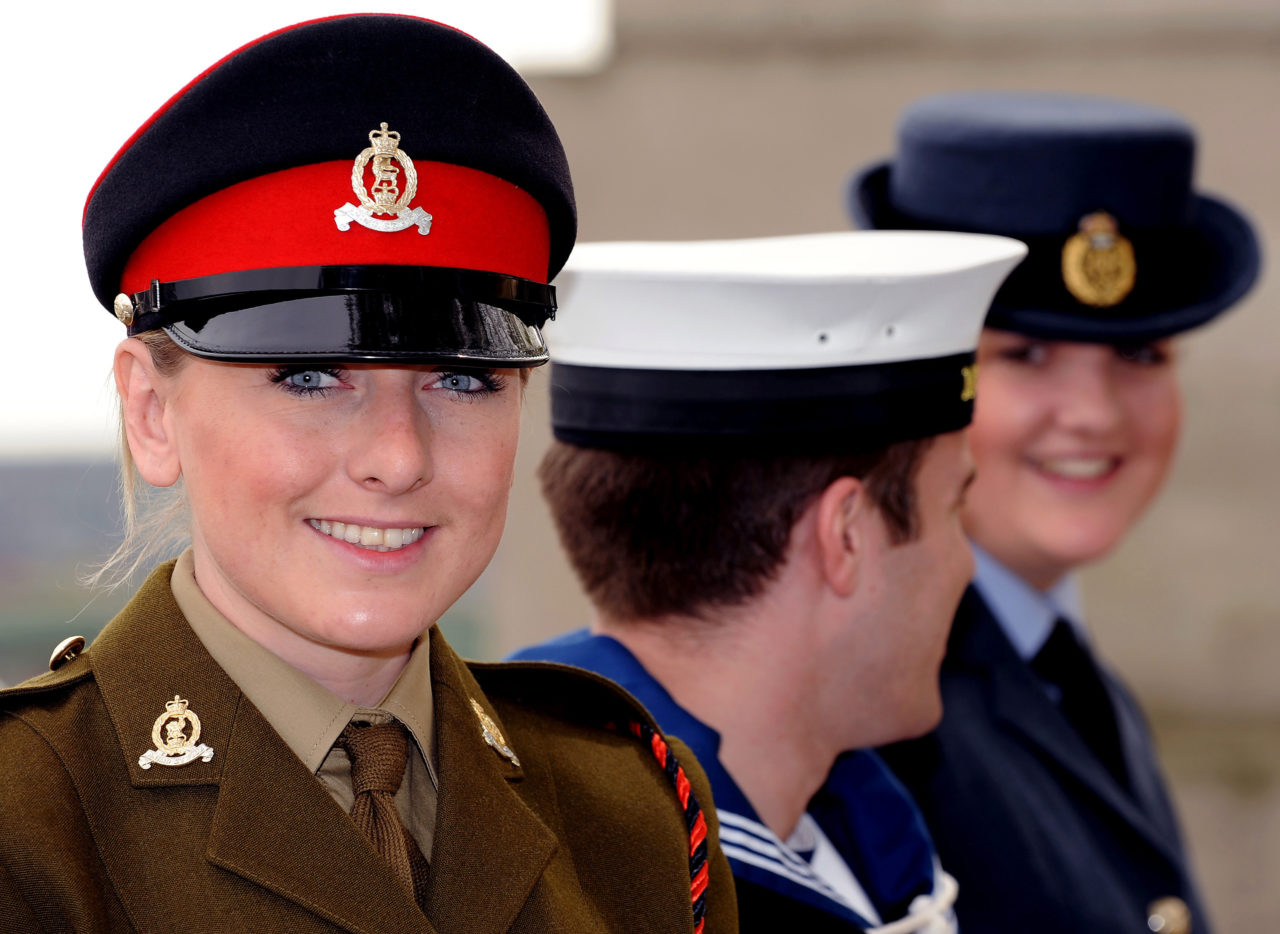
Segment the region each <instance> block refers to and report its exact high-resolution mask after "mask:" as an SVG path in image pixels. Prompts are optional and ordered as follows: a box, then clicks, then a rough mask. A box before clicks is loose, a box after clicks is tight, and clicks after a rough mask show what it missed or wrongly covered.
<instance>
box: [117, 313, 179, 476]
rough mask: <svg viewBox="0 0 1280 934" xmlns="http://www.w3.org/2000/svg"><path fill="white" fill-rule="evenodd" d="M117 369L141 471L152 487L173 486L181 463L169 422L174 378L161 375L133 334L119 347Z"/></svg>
mask: <svg viewBox="0 0 1280 934" xmlns="http://www.w3.org/2000/svg"><path fill="white" fill-rule="evenodd" d="M114 370H115V377H116V391H117V392H119V393H120V402H121V418H122V420H123V426H124V434H125V439H126V440H127V441H128V444H129V451H130V453H131V454H132V455H133V462H134V463H135V464H136V465H137V467H138V473H140V474H142V479H144V480H146V481H147V482H148V483H150V484H151V485H152V486H173V485H174V484H175V483H177V482H178V478H179V477H181V476H182V465H181V463H180V461H179V458H178V449H177V445H176V444H175V443H174V437H173V431H172V429H171V426H170V422H169V400H170V396H171V392H172V382H171V380H166V379H165V378H164V377H162V376H160V375H159V373H158V372H157V371H156V367H155V363H154V362H153V361H152V360H151V351H149V350H147V346H146V344H144V343H142V341H140V340H138V339H137V338H133V337H131V338H128V339H127V340H124V341H122V342H121V343H120V346H119V347H117V348H116V356H115V366H114Z"/></svg>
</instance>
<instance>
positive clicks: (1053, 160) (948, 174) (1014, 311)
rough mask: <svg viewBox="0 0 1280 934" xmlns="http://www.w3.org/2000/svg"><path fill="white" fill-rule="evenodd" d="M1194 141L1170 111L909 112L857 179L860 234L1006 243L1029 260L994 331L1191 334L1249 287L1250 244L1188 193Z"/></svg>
mask: <svg viewBox="0 0 1280 934" xmlns="http://www.w3.org/2000/svg"><path fill="white" fill-rule="evenodd" d="M1194 162H1195V134H1194V132H1193V131H1192V129H1191V127H1190V125H1189V124H1188V123H1187V122H1186V121H1185V120H1183V119H1182V118H1181V117H1179V116H1178V115H1177V114H1175V113H1172V112H1171V111H1168V110H1164V109H1161V108H1158V107H1153V106H1149V105H1146V104H1140V103H1133V102H1128V101H1118V100H1109V99H1105V98H1097V97H1085V96H1079V95H1066V94H1038V93H1001V92H988V93H977V92H973V93H963V94H944V95H938V96H935V97H927V98H924V99H922V100H919V101H917V102H915V103H914V104H912V105H911V106H910V107H908V108H907V110H906V111H905V112H904V113H903V115H902V118H901V119H900V121H899V125H898V154H897V156H896V158H895V159H893V160H886V161H884V162H880V163H876V164H874V165H871V166H868V167H866V168H864V169H862V170H861V171H859V172H858V173H857V174H855V175H854V176H853V178H852V179H851V180H850V183H849V189H848V206H849V211H850V213H851V214H852V216H853V219H854V222H855V223H856V224H857V225H858V226H860V227H865V228H875V229H926V230H927V229H934V230H959V231H968V232H977V233H992V234H1002V235H1004V236H1009V237H1016V238H1017V239H1019V240H1022V241H1024V242H1025V243H1026V244H1027V246H1028V247H1029V252H1028V255H1027V258H1026V260H1024V261H1023V263H1022V264H1021V265H1020V266H1019V267H1018V268H1017V269H1015V270H1014V272H1013V274H1012V275H1010V276H1009V278H1008V280H1007V281H1006V282H1005V284H1004V286H1003V287H1002V288H1001V289H1000V291H999V292H998V293H997V294H996V297H995V301H994V302H993V303H992V306H991V311H990V313H989V314H988V316H987V322H986V323H987V326H989V327H994V328H1001V329H1004V330H1010V331H1017V332H1020V333H1023V334H1028V335H1030V336H1033V337H1041V338H1046V339H1050V340H1077V341H1091V342H1107V343H1128V342H1141V341H1147V340H1154V339H1157V338H1161V337H1167V336H1169V335H1171V334H1176V333H1178V332H1180V331H1185V330H1188V329H1189V328H1193V327H1196V326H1197V325H1200V324H1203V323H1204V322H1206V321H1208V320H1210V319H1211V318H1213V317H1214V316H1215V315H1217V314H1219V313H1221V312H1222V311H1225V310H1226V309H1227V308H1229V307H1230V306H1231V305H1233V304H1235V303H1236V302H1237V301H1239V300H1240V298H1241V297H1243V296H1244V294H1245V293H1246V292H1247V291H1248V290H1249V288H1250V286H1252V285H1253V282H1254V280H1255V279H1256V278H1257V275H1258V271H1259V267H1260V264H1261V261H1260V254H1259V246H1258V238H1257V235H1256V234H1255V232H1254V230H1253V228H1252V226H1251V225H1250V223H1249V221H1248V220H1247V219H1246V218H1245V217H1244V215H1243V214H1241V213H1240V212H1239V211H1237V210H1236V209H1235V208H1233V207H1232V206H1231V205H1229V204H1227V203H1226V202H1224V201H1221V200H1219V199H1217V198H1212V197H1209V196H1207V195H1202V194H1198V193H1197V192H1196V191H1194V189H1193V188H1192V174H1193V167H1194Z"/></svg>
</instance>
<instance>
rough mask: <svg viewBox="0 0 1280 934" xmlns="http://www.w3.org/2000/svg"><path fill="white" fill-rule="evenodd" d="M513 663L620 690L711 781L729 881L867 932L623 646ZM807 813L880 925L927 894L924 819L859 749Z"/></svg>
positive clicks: (569, 650)
mask: <svg viewBox="0 0 1280 934" xmlns="http://www.w3.org/2000/svg"><path fill="white" fill-rule="evenodd" d="M511 658H513V659H521V660H526V661H528V660H540V661H552V662H559V663H561V664H566V665H574V666H576V667H579V668H586V669H588V670H590V671H594V672H596V673H597V674H601V675H604V676H605V677H606V678H609V679H610V680H611V681H614V682H615V683H617V684H618V685H620V686H621V687H623V688H625V689H626V690H627V691H628V692H630V693H631V694H632V695H633V696H634V697H635V698H636V699H637V700H639V701H640V702H641V703H642V704H643V705H644V706H645V707H646V708H647V709H648V711H649V712H650V713H651V714H652V715H653V717H654V719H656V720H657V721H658V723H659V724H661V726H662V729H663V731H664V732H665V733H668V734H670V735H672V736H678V737H679V738H680V739H681V740H683V741H684V742H685V743H686V744H687V745H688V746H689V748H690V749H692V750H693V753H694V755H695V756H697V757H698V761H699V762H700V763H701V765H702V768H703V770H704V771H705V772H706V774H707V778H708V779H709V780H710V782H711V790H712V793H713V794H714V796H715V804H716V813H717V816H718V817H719V819H720V842H721V846H722V848H723V849H724V852H725V855H726V856H727V857H728V858H729V863H730V866H731V867H732V869H733V874H734V876H735V877H738V878H742V879H745V880H748V881H750V882H753V883H755V884H757V885H759V886H761V887H763V888H766V889H768V890H770V891H773V892H776V893H778V894H779V895H780V896H784V897H786V898H791V899H794V900H796V901H799V902H803V903H806V904H809V905H813V906H814V907H817V908H819V909H821V910H823V911H825V912H828V913H829V914H833V915H836V916H837V917H841V918H844V919H845V920H847V921H849V922H851V923H852V924H855V925H857V926H858V927H860V928H864V929H867V928H871V927H873V923H872V922H871V921H870V920H868V919H866V918H863V917H861V916H860V915H859V914H858V913H857V912H855V911H853V910H852V909H851V908H849V907H848V906H847V905H846V904H845V903H844V901H843V900H842V899H840V897H839V896H838V895H836V893H835V892H833V891H832V890H831V889H830V888H829V887H828V886H827V884H826V883H825V882H824V881H823V880H822V879H821V878H819V877H818V876H817V875H816V874H815V873H814V872H813V870H812V868H811V867H810V866H809V864H808V862H807V861H805V860H804V859H803V858H802V857H800V856H799V855H797V854H796V853H795V851H793V850H792V849H791V848H790V847H789V846H787V845H786V843H784V842H783V841H782V840H780V839H779V838H778V837H777V836H776V835H775V834H774V833H773V832H772V831H770V830H769V829H768V827H766V826H765V825H764V823H763V822H762V821H761V820H760V817H759V815H758V814H757V813H756V811H755V808H753V807H752V806H751V802H750V801H748V800H747V797H746V795H744V794H743V793H742V790H741V789H740V788H739V787H738V784H737V782H735V781H734V780H733V777H732V776H731V775H730V774H729V773H728V772H727V771H726V770H725V768H724V766H723V765H721V764H720V756H719V753H720V734H719V733H718V732H716V731H715V730H714V729H713V728H711V727H710V726H708V725H706V724H705V723H703V722H702V721H700V720H698V719H697V718H696V717H695V716H693V714H691V713H690V712H689V711H687V710H685V709H684V708H683V707H681V706H680V704H679V703H677V702H676V700H675V698H673V697H672V696H671V694H670V693H668V691H667V690H666V688H664V687H663V686H662V685H661V684H660V683H659V682H658V681H657V679H655V678H654V677H653V676H652V675H651V674H650V673H649V672H648V670H647V669H646V668H645V667H644V666H643V665H642V664H641V663H640V661H639V659H637V658H636V657H635V656H634V655H633V654H632V653H631V651H630V650H629V649H627V647H626V646H624V645H623V644H622V643H621V642H618V641H617V640H616V639H613V638H610V637H609V636H603V635H592V634H591V633H590V632H589V631H588V630H586V629H579V630H576V631H574V632H570V633H566V634H565V635H562V636H558V637H556V638H555V639H551V640H549V641H547V642H543V643H541V644H539V645H535V646H530V647H528V648H525V649H521V650H520V651H518V652H516V653H514V654H513V655H512V656H511ZM809 814H810V816H811V817H813V819H814V820H815V821H816V822H817V824H818V826H819V827H820V828H821V829H822V831H823V833H825V834H826V835H827V838H828V839H829V840H830V841H831V843H832V844H833V845H834V846H835V847H836V849H837V850H838V851H839V852H840V855H841V856H842V857H843V858H844V860H845V862H846V863H847V864H848V866H849V868H850V869H851V870H852V872H853V874H854V876H855V877H856V878H857V880H858V882H859V884H860V885H861V886H862V887H863V889H864V891H865V892H866V894H867V896H868V897H869V898H870V899H871V901H872V902H873V904H874V905H875V907H876V910H877V911H878V912H880V914H881V917H884V918H889V919H893V918H899V917H902V916H903V915H905V914H906V913H907V908H908V905H909V904H910V903H911V900H912V899H913V898H914V897H915V896H917V895H922V894H928V893H930V892H932V891H933V890H934V888H935V884H936V880H935V878H934V876H935V866H936V860H935V856H934V848H933V841H932V839H931V838H930V836H929V832H928V830H927V829H926V828H925V825H924V819H923V817H922V816H921V814H920V811H919V809H918V808H917V807H916V805H915V803H914V802H913V801H912V800H911V798H910V796H909V795H908V793H907V792H906V790H905V789H904V788H903V786H902V785H901V784H900V783H899V782H898V780H897V778H895V777H894V776H893V774H892V773H891V772H890V771H889V769H888V767H887V766H886V765H885V764H884V762H883V760H882V759H881V758H880V757H879V756H878V755H877V754H876V753H874V752H872V751H870V750H861V749H860V750H852V751H850V752H847V753H845V754H843V755H842V756H840V758H839V759H838V760H837V761H836V763H835V765H834V766H833V767H832V770H831V773H830V774H829V775H828V777H827V781H826V782H825V783H824V784H823V786H822V788H821V789H820V790H819V792H818V793H817V794H816V795H815V796H814V798H813V800H812V801H811V802H810V805H809Z"/></svg>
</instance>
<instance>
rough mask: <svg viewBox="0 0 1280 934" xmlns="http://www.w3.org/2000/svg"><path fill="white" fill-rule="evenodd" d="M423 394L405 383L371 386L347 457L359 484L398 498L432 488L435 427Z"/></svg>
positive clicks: (388, 381)
mask: <svg viewBox="0 0 1280 934" xmlns="http://www.w3.org/2000/svg"><path fill="white" fill-rule="evenodd" d="M399 375H403V374H399ZM417 389H418V387H417V383H416V382H410V381H406V380H404V379H382V380H379V379H374V380H373V381H372V382H371V389H370V391H369V392H368V395H367V398H366V401H365V404H364V405H362V406H361V409H360V411H359V413H358V415H357V417H356V421H357V427H355V429H354V430H353V431H352V433H351V438H352V441H351V447H350V450H349V452H348V455H347V473H348V475H349V476H350V477H351V479H352V480H354V481H355V482H356V483H359V484H360V485H361V486H363V487H365V488H367V489H372V490H377V491H380V492H384V493H389V494H393V495H396V494H401V493H409V492H412V491H414V490H417V489H419V488H421V487H423V486H425V485H426V484H428V483H430V482H431V477H432V473H433V468H432V461H431V422H430V418H429V417H428V415H427V413H426V412H425V411H424V410H423V407H422V406H421V404H420V403H419V401H418V398H417V394H418V393H417Z"/></svg>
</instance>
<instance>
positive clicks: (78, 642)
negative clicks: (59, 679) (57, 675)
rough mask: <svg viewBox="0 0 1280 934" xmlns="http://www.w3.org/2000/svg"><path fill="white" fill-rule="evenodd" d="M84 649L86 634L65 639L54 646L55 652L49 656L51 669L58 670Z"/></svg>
mask: <svg viewBox="0 0 1280 934" xmlns="http://www.w3.org/2000/svg"><path fill="white" fill-rule="evenodd" d="M83 650H84V636H71V637H70V638H68V639H63V640H62V641H61V642H59V643H58V644H57V645H56V646H55V647H54V649H53V654H52V655H50V656H49V670H50V671H57V670H58V669H59V668H61V667H62V666H63V665H65V664H66V663H67V662H69V661H71V659H73V658H75V657H76V656H77V655H79V654H80V653H81V652H82V651H83Z"/></svg>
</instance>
